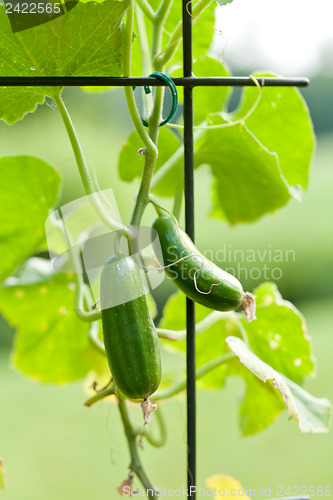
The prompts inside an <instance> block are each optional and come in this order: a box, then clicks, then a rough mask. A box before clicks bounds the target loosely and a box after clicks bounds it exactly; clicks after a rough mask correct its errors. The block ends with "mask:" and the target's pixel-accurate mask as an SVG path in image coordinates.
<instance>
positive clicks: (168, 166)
mask: <svg viewBox="0 0 333 500" xmlns="http://www.w3.org/2000/svg"><path fill="white" fill-rule="evenodd" d="M206 130H207V129H201V130H197V131H195V132H194V135H193V140H194V142H196V141H198V140H199V139H201V138H202V137H203V136H204V135H205V133H206ZM183 156H184V146H183V145H181V146H180V147H179V148H178V149H177V151H175V152H174V154H173V155H172V156H170V158H169V159H168V160H167V161H166V162H165V163H164V165H162V167H161V168H160V169H158V171H157V172H156V174H155V175H154V177H153V178H152V181H151V189H154V187H156V186H157V185H158V184H159V183H160V182H162V181H163V180H164V179H165V178H166V177H167V175H168V174H169V172H170V171H171V170H172V169H173V168H174V167H175V165H176V164H177V163H178V162H179V161H181V160H182V158H183Z"/></svg>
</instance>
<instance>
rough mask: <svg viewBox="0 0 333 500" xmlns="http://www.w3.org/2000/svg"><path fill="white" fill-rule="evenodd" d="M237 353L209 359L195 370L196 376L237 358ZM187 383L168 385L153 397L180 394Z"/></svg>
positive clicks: (155, 398)
mask: <svg viewBox="0 0 333 500" xmlns="http://www.w3.org/2000/svg"><path fill="white" fill-rule="evenodd" d="M236 357H237V356H236V354H234V353H233V352H227V353H226V354H223V356H219V357H218V358H216V359H213V360H212V361H209V362H208V363H206V364H205V365H203V366H200V368H198V369H197V370H196V372H195V378H196V380H198V379H199V378H201V377H203V376H204V375H206V374H207V373H208V372H210V371H212V370H215V368H218V367H219V366H221V365H223V364H224V363H227V362H228V361H230V360H231V359H234V358H236ZM186 385H187V380H186V379H184V380H181V381H180V382H178V384H175V385H173V386H171V387H168V388H167V389H163V390H161V391H157V392H155V394H154V395H153V396H152V397H151V400H152V401H161V400H162V399H169V398H171V397H173V396H175V395H176V394H179V393H180V392H182V391H184V390H185V389H186Z"/></svg>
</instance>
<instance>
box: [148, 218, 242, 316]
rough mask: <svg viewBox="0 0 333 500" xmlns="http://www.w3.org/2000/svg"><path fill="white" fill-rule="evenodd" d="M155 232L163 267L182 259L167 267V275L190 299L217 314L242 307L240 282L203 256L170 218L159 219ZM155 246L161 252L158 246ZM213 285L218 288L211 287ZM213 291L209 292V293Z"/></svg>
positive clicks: (155, 225) (154, 225)
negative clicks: (217, 312) (158, 241)
mask: <svg viewBox="0 0 333 500" xmlns="http://www.w3.org/2000/svg"><path fill="white" fill-rule="evenodd" d="M153 229H155V230H156V231H157V234H158V237H159V240H160V244H161V249H162V255H163V260H164V264H163V265H164V266H168V265H170V264H172V263H173V262H176V261H178V260H179V259H182V258H183V260H181V261H180V262H178V263H176V264H174V265H172V266H170V267H167V268H166V269H165V272H166V274H167V275H168V276H169V277H170V278H171V279H172V280H173V282H174V283H175V285H177V287H178V288H179V289H180V290H181V291H182V292H183V293H184V294H185V295H187V297H189V298H190V299H192V300H194V301H195V302H198V304H202V305H203V306H206V307H209V308H210V309H215V310H217V311H233V310H234V309H237V308H238V307H239V306H240V305H241V304H242V297H243V294H244V291H243V288H242V285H241V283H240V282H239V281H238V279H237V278H235V277H234V276H232V275H231V274H229V273H227V272H226V271H223V269H221V268H220V267H218V266H216V265H215V264H213V263H212V262H210V261H209V260H208V259H207V258H205V257H204V256H202V254H201V253H200V252H199V250H198V249H197V248H196V247H195V245H194V243H193V242H192V240H191V239H190V238H189V237H188V236H187V234H186V233H184V232H183V231H182V230H181V229H179V227H178V225H177V224H176V222H175V221H174V220H173V219H172V218H171V217H166V216H160V217H158V218H157V219H156V220H155V221H154V223H153ZM153 241H154V238H153ZM154 247H155V250H156V253H158V250H157V245H156V243H155V245H154ZM184 257H186V258H185V259H184ZM201 266H202V268H201ZM196 270H198V272H197V274H196V284H197V288H198V289H199V290H200V291H198V290H197V289H196V287H195V282H194V274H195V271H196ZM213 283H216V284H217V285H216V286H213V287H212V288H211V286H212V284H213ZM210 289H211V291H210V293H207V292H209V290H210ZM200 292H206V293H200Z"/></svg>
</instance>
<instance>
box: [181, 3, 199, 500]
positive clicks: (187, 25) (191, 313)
mask: <svg viewBox="0 0 333 500" xmlns="http://www.w3.org/2000/svg"><path fill="white" fill-rule="evenodd" d="M183 68H184V76H185V77H186V76H192V17H191V2H189V1H188V0H183ZM184 169H185V170H184V176H185V223H186V232H187V234H188V235H189V236H190V238H192V240H194V189H193V188H194V182H193V87H190V86H189V87H185V88H184ZM186 330H187V349H186V363H187V364H186V372H187V453H188V455H187V485H188V489H189V492H191V499H195V497H196V495H195V485H196V401H195V400H196V393H195V307H194V302H193V301H191V300H189V299H187V301H186Z"/></svg>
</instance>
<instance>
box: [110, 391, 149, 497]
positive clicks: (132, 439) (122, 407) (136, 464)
mask: <svg viewBox="0 0 333 500" xmlns="http://www.w3.org/2000/svg"><path fill="white" fill-rule="evenodd" d="M117 398H118V408H119V412H120V416H121V420H122V422H123V426H124V429H125V434H126V437H127V442H128V448H129V452H130V455H131V463H130V469H131V471H133V472H134V473H135V474H136V475H137V477H138V478H139V479H140V481H141V483H142V485H143V486H144V488H145V490H146V491H147V492H148V498H157V495H156V493H155V489H154V487H153V485H152V483H151V482H150V480H149V479H148V476H147V474H146V473H145V471H144V469H143V466H142V463H141V459H140V456H139V451H138V446H137V433H136V431H135V429H134V427H133V425H132V422H131V420H130V416H129V413H128V408H127V404H126V399H125V397H124V396H123V395H122V394H121V393H120V392H119V391H117Z"/></svg>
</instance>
